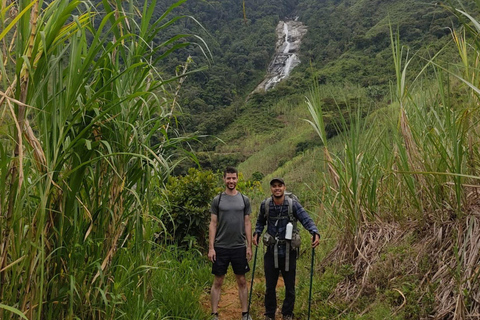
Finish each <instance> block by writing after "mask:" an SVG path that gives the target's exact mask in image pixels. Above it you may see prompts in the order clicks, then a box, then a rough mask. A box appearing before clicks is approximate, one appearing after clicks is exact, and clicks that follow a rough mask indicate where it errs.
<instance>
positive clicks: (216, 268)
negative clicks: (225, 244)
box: [212, 247, 250, 276]
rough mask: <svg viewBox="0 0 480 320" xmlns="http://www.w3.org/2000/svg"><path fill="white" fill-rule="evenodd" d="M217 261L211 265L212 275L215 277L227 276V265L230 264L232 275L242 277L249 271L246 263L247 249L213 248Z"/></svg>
mask: <svg viewBox="0 0 480 320" xmlns="http://www.w3.org/2000/svg"><path fill="white" fill-rule="evenodd" d="M215 253H216V255H217V259H216V260H215V262H214V263H213V265H212V273H213V274H214V275H216V276H223V275H225V274H227V269H228V265H229V264H230V263H231V264H232V269H233V273H235V274H236V275H243V274H245V273H247V272H248V271H250V267H249V266H248V261H247V248H246V247H243V248H235V249H225V248H215Z"/></svg>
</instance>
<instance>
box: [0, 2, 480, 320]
mask: <svg viewBox="0 0 480 320" xmlns="http://www.w3.org/2000/svg"><path fill="white" fill-rule="evenodd" d="M0 3H1V5H2V6H1V8H0V9H1V11H0V30H1V31H0V46H1V54H0V59H1V60H0V61H1V64H0V65H1V67H0V83H2V87H1V89H0V108H1V109H0V110H1V112H0V114H1V117H0V124H1V126H0V141H1V143H0V177H1V178H2V181H4V183H3V184H2V185H0V232H1V238H0V301H1V302H0V318H1V319H17V318H18V319H29V320H30V319H32V320H33V319H47V320H51V319H92V320H93V319H207V318H208V310H205V309H204V308H203V307H202V304H201V301H200V300H201V299H202V298H201V297H204V296H205V295H208V291H209V288H210V285H211V280H212V278H211V274H210V263H209V262H208V260H207V258H206V257H205V254H204V250H205V248H206V246H205V239H206V234H207V228H206V225H207V224H208V219H209V214H210V213H209V203H210V199H211V198H212V197H213V196H214V195H215V194H217V193H218V192H219V190H221V189H222V187H223V186H222V184H221V179H220V176H219V173H218V172H217V171H216V170H217V169H219V168H223V167H224V166H225V165H227V164H229V165H237V166H238V167H239V168H240V171H241V176H240V183H239V186H238V187H239V189H240V190H241V191H242V192H243V193H245V194H247V195H248V196H249V197H250V198H251V199H252V201H253V202H252V203H253V206H254V208H258V205H259V202H260V201H261V200H262V199H263V198H264V197H265V196H266V194H267V193H268V185H267V184H268V181H269V179H270V178H271V177H272V176H277V175H278V176H283V177H285V179H286V181H287V188H288V189H289V190H291V191H294V192H295V194H297V195H298V196H299V197H300V199H301V202H302V204H304V206H305V207H306V208H307V209H308V211H309V212H310V213H311V214H312V217H313V218H314V220H315V221H316V223H317V224H318V226H319V227H320V230H321V234H322V245H321V246H320V248H319V249H318V250H317V251H316V252H317V254H316V260H315V262H314V265H313V271H314V274H315V276H314V277H313V299H312V301H311V303H312V319H332V318H339V319H385V318H392V319H427V318H433V319H469V318H476V317H478V314H480V303H479V301H480V296H479V295H480V292H479V290H478V288H479V269H478V265H479V263H480V248H479V243H480V238H479V237H480V219H479V218H480V216H479V212H480V211H479V210H480V207H479V204H480V203H479V201H478V177H479V170H480V163H479V156H480V154H479V150H480V149H479V146H478V142H479V141H480V139H479V134H480V128H479V118H480V115H479V113H478V111H479V108H478V105H479V95H480V88H479V83H478V79H479V78H480V74H479V72H478V68H477V67H478V57H479V56H480V45H479V43H478V41H477V40H478V36H479V35H480V27H479V26H480V23H479V21H480V19H478V18H477V17H478V12H479V10H480V6H479V5H478V3H477V2H474V1H468V2H465V3H460V2H459V1H456V2H452V3H447V4H442V3H432V4H430V3H423V2H418V1H393V0H389V1H373V0H372V1H366V0H359V1H350V0H332V1H317V0H287V1H245V2H242V1H234V0H225V1H193V0H192V1H186V0H179V1H176V2H174V1H156V0H151V1H149V0H147V1H144V2H141V3H139V1H133V0H129V1H107V0H104V1H94V2H90V1H85V2H83V1H77V0H74V1H63V0H62V1H61V0H55V1H50V2H49V3H48V5H47V3H45V2H43V1H19V2H14V1H8V0H7V1H2V2H0ZM293 16H299V18H300V19H301V20H302V21H304V22H305V23H306V24H307V26H308V27H309V30H310V31H309V32H308V33H307V36H306V38H305V43H304V46H302V57H301V58H302V61H303V63H302V64H301V65H300V66H299V67H298V68H297V69H295V71H294V73H293V74H292V75H291V77H290V79H289V80H288V81H286V82H283V83H281V84H280V85H279V86H278V87H276V88H275V89H274V90H272V91H269V92H267V93H264V94H250V93H251V90H252V89H253V88H254V87H255V85H256V84H257V83H258V82H260V80H261V79H262V77H263V71H264V70H265V69H266V66H267V65H268V62H269V59H270V57H271V54H272V52H273V47H274V42H275V36H274V33H273V32H274V28H275V26H276V24H277V23H278V21H279V20H280V19H284V18H285V17H293ZM189 57H190V58H189ZM205 66H208V67H209V68H208V69H206V68H204V67H205ZM195 71H197V72H195ZM185 129H186V130H185ZM194 132H196V133H197V136H195V135H194V134H193V133H194ZM205 134H206V135H210V136H209V137H202V136H201V135H205ZM202 166H203V168H202ZM193 167H195V168H193ZM209 169H211V170H209ZM177 173H183V174H182V175H178V174H177ZM254 211H255V210H254ZM255 218H256V212H254V214H253V219H255ZM302 241H303V244H302V250H301V256H300V258H299V262H298V265H299V268H298V285H297V297H298V298H297V301H298V302H297V304H296V309H295V314H296V316H297V317H298V318H301V319H305V318H306V317H307V310H308V300H307V298H308V289H309V279H310V277H309V274H310V271H311V270H310V261H311V260H310V259H311V258H312V256H311V254H312V253H311V251H310V250H309V247H308V245H309V243H308V242H309V237H308V235H306V234H303V237H302ZM261 250H262V248H261V247H260V248H259V251H261ZM259 256H260V257H259V259H258V261H257V264H258V266H261V265H262V258H261V255H259ZM258 266H257V269H256V272H255V276H256V277H257V279H262V270H261V269H262V268H261V267H258ZM263 290H264V284H263V283H262V282H261V281H258V282H256V283H255V285H254V288H253V293H254V295H253V300H252V312H253V314H254V315H255V316H256V317H261V315H262V310H263V306H262V304H263ZM220 312H221V310H220Z"/></svg>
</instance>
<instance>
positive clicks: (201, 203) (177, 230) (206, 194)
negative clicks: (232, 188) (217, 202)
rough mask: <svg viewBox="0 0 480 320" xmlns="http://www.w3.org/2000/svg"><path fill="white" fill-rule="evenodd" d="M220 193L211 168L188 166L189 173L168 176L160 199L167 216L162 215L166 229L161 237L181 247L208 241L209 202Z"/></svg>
mask: <svg viewBox="0 0 480 320" xmlns="http://www.w3.org/2000/svg"><path fill="white" fill-rule="evenodd" d="M219 192H220V189H219V188H218V179H217V177H216V176H215V174H214V173H213V172H212V171H202V170H198V169H195V168H190V169H189V170H188V174H186V175H185V176H179V177H170V178H169V179H168V182H167V184H166V186H165V190H164V194H163V195H162V196H161V201H162V203H163V204H164V208H165V210H166V211H167V215H165V216H163V217H161V219H160V220H161V221H162V223H163V225H164V226H165V228H164V229H165V231H164V232H161V234H160V235H161V237H160V239H161V240H163V241H166V242H170V243H176V244H177V245H179V246H181V247H188V248H191V247H197V246H198V247H201V248H204V245H205V244H206V243H207V238H208V224H209V222H210V202H211V200H212V199H213V197H214V196H215V195H216V194H217V193H219Z"/></svg>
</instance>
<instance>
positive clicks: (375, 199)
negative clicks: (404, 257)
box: [307, 4, 480, 319]
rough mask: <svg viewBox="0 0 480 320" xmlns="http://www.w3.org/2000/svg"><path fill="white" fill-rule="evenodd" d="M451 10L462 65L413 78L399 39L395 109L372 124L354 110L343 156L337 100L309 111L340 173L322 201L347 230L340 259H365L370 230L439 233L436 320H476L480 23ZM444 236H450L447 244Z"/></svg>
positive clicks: (311, 103)
mask: <svg viewBox="0 0 480 320" xmlns="http://www.w3.org/2000/svg"><path fill="white" fill-rule="evenodd" d="M477 5H478V4H477ZM449 10H451V12H453V13H454V14H455V15H457V17H459V20H460V21H462V20H463V21H465V23H464V24H463V25H462V27H461V28H459V30H453V31H452V39H453V41H452V42H451V43H450V45H453V46H456V48H457V49H458V52H459V57H458V60H457V61H452V63H451V64H450V65H441V64H439V62H437V61H438V60H437V56H439V55H441V54H442V53H441V52H439V53H437V55H436V56H434V57H433V58H429V59H425V60H424V61H425V66H424V68H423V69H422V70H419V71H417V74H416V75H415V76H414V77H413V78H411V77H409V76H408V74H409V72H408V71H409V68H410V66H411V65H412V63H411V62H412V61H413V59H420V57H416V56H410V55H409V53H408V50H406V49H405V48H403V47H402V46H401V43H400V40H399V37H398V36H395V35H394V32H392V33H391V34H392V36H391V41H392V56H393V65H394V67H395V71H396V82H395V83H394V84H392V86H391V87H392V102H391V103H390V104H389V105H388V106H386V107H384V108H382V109H379V110H376V111H375V112H374V113H373V114H371V115H369V116H368V117H366V118H363V117H361V115H360V114H359V113H358V112H356V111H355V110H357V109H355V108H352V110H354V111H353V112H352V113H351V114H352V115H353V116H352V117H351V118H350V119H349V118H348V117H343V118H342V117H339V118H340V120H339V123H340V128H341V131H342V132H343V133H342V134H341V135H340V140H341V146H342V148H343V150H338V149H335V145H332V144H331V143H329V142H328V141H325V133H324V131H323V128H322V127H323V126H324V123H323V119H322V117H323V116H324V112H323V110H322V103H321V101H322V98H324V97H326V95H327V94H328V93H325V92H323V91H322V90H321V89H319V88H318V87H316V86H313V89H312V91H311V94H310V96H309V97H308V99H307V106H308V109H309V111H310V113H311V118H312V119H313V120H310V121H309V122H310V124H311V125H312V126H313V127H314V129H315V130H316V132H317V134H318V136H319V138H320V139H321V140H322V141H323V142H324V148H325V154H328V155H329V156H326V157H325V161H326V164H327V165H328V169H330V168H331V169H332V170H333V171H334V172H333V173H330V172H329V170H327V169H326V170H325V174H323V176H322V177H323V184H324V185H326V186H327V187H326V188H324V190H325V191H324V196H323V197H322V199H324V201H323V206H324V208H325V211H326V212H327V213H328V214H330V217H331V219H332V221H333V222H334V223H335V225H336V226H337V228H339V229H340V230H342V231H343V232H342V236H341V240H342V241H343V244H344V245H343V246H338V247H337V249H340V250H338V251H342V250H343V253H342V252H341V253H340V257H339V258H350V261H353V259H351V258H352V257H354V256H357V255H361V254H362V253H361V252H360V250H359V249H358V248H359V247H362V246H363V247H364V248H366V247H368V246H369V245H370V246H371V245H372V244H371V243H369V242H368V241H369V240H368V239H366V240H365V239H362V227H364V226H366V225H368V224H372V223H376V222H380V223H381V224H380V226H382V225H383V226H385V223H386V222H392V221H393V222H395V224H396V225H399V224H401V223H402V222H408V223H410V224H411V223H412V222H413V224H414V225H416V226H420V227H422V226H423V227H424V226H425V225H427V224H428V225H430V226H432V225H433V226H435V227H434V228H432V229H434V230H440V231H439V232H438V233H437V234H436V236H437V237H439V238H438V239H441V240H438V239H437V240H431V243H432V244H436V246H432V247H429V249H432V248H433V249H438V250H442V251H441V252H442V254H443V255H442V258H440V256H439V255H438V256H436V257H438V259H439V261H433V263H434V264H435V265H434V266H431V268H432V269H431V270H430V272H433V273H434V274H435V275H434V276H432V277H431V281H432V284H431V285H433V286H438V290H440V291H441V293H440V294H438V295H437V294H436V296H435V299H436V300H435V312H437V313H436V315H435V316H439V317H443V316H448V317H452V318H455V319H457V318H458V319H461V318H465V317H469V316H471V317H475V316H476V315H477V314H478V310H479V305H478V300H477V296H478V294H477V293H478V290H477V289H476V288H478V284H479V282H478V272H477V271H478V270H477V271H475V272H473V271H472V270H473V269H474V268H475V267H474V266H475V265H478V245H477V241H476V240H474V239H476V238H477V237H478V222H477V221H478V217H477V214H476V212H478V188H479V181H478V180H479V178H478V177H479V175H480V163H479V161H478V159H479V157H480V154H479V151H478V150H479V141H480V139H479V138H480V136H479V132H480V131H479V129H480V127H479V120H480V114H479V112H478V111H479V108H478V102H479V96H480V88H479V80H478V79H480V74H479V72H478V64H479V57H480V45H479V43H478V41H476V39H478V36H479V35H480V23H479V21H478V20H476V19H475V18H473V16H472V15H469V14H468V13H466V12H465V11H463V10H457V9H455V8H449ZM427 71H428V72H427ZM392 114H394V115H395V116H392ZM376 118H379V119H383V120H385V119H387V121H383V120H382V121H375V119H376ZM392 119H393V121H392ZM472 212H473V213H472ZM382 223H383V224H382ZM447 223H448V225H449V227H445V224H447ZM444 228H445V230H446V229H449V228H451V229H449V230H450V231H451V232H450V231H449V232H450V233H449V235H448V237H447V236H445V234H444V233H443V232H445V230H444ZM428 230H430V229H428ZM435 232H437V231H435ZM432 237H433V236H432ZM427 238H428V237H427ZM444 241H445V243H449V245H444V243H442V242H444ZM437 242H438V243H437ZM425 246H426V247H427V244H425ZM342 254H343V255H342ZM429 254H433V253H430V252H429ZM447 257H448V258H447ZM363 259H365V257H364V256H361V257H360V259H359V260H360V261H363ZM440 260H441V261H440ZM365 261H366V260H365ZM445 261H448V262H445ZM360 264H361V263H358V265H360ZM368 270H369V267H368V268H366V270H364V271H363V272H364V273H365V275H364V276H363V279H365V278H366V275H367V274H368ZM452 275H453V277H454V280H453V281H450V279H451V278H452ZM425 279H427V278H425ZM425 279H424V280H425ZM428 279H430V277H429V278H428ZM422 282H423V281H422ZM445 283H448V285H444V284H445ZM429 290H430V289H429ZM452 297H454V298H452Z"/></svg>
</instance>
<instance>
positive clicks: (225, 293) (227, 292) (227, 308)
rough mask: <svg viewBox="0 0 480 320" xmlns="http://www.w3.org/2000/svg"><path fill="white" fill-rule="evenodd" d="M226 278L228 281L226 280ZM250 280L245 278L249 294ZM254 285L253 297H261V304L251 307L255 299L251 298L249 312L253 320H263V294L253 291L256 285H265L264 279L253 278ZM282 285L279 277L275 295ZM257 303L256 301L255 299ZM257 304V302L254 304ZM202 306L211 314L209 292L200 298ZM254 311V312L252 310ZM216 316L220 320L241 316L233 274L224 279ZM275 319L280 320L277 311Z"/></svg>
mask: <svg viewBox="0 0 480 320" xmlns="http://www.w3.org/2000/svg"><path fill="white" fill-rule="evenodd" d="M227 278H228V279H227ZM212 281H213V279H212ZM250 281H251V279H250V278H249V276H247V282H248V290H249V294H250V284H251V282H250ZM254 282H255V285H254V292H253V294H254V295H260V296H261V299H260V300H261V302H260V305H255V306H253V303H254V301H253V300H255V299H253V298H252V305H251V307H250V311H251V316H252V318H253V320H260V319H261V320H263V317H264V316H263V312H264V306H263V296H264V292H257V290H255V287H256V286H257V284H261V283H263V284H264V283H265V278H263V277H262V278H257V277H256V278H255V280H254ZM283 287H284V283H283V279H282V277H281V276H280V277H279V279H278V284H277V294H278V291H279V290H283ZM257 301H258V299H257ZM255 303H257V304H258V302H255ZM281 303H282V301H278V304H279V306H280V307H281ZM202 306H203V308H204V309H205V310H206V311H207V312H211V305H210V290H209V291H208V292H205V294H204V295H203V297H202ZM252 309H254V310H252ZM255 310H258V312H255ZM218 314H219V317H220V319H221V320H236V319H240V318H241V316H240V315H241V314H242V309H241V306H240V301H239V299H238V288H237V284H236V282H235V279H234V276H233V274H230V273H229V274H227V276H226V278H225V282H224V284H223V286H222V294H221V296H220V302H219V303H218ZM276 318H277V319H281V313H280V311H279V310H277V315H276Z"/></svg>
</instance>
